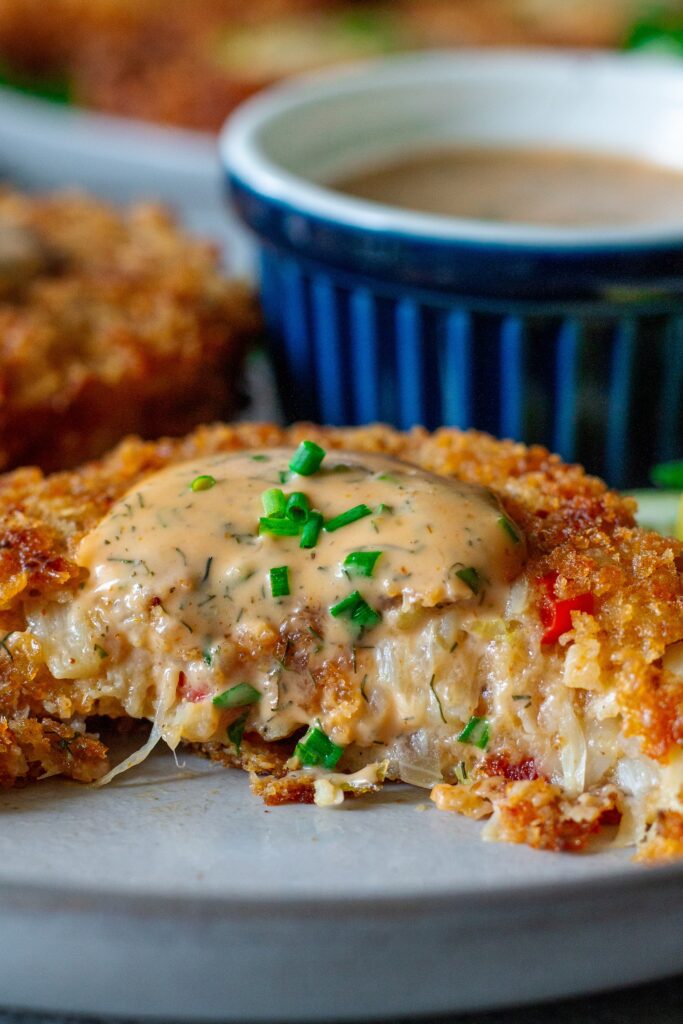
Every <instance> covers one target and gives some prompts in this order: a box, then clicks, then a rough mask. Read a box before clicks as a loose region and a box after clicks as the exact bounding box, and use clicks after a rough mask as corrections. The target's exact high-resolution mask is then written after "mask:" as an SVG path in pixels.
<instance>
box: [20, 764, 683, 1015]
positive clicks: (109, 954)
mask: <svg viewBox="0 0 683 1024" xmlns="http://www.w3.org/2000/svg"><path fill="white" fill-rule="evenodd" d="M0 814H1V815H2V831H1V833H0V913H1V914H2V927H1V928H0V992H2V1000H3V1002H4V1003H5V1004H6V1005H12V1006H17V1007H31V1008H34V1009H49V1010H53V1011H63V1012H83V1013H103V1012H106V1013H111V1014H137V1015H145V1014H149V1015H153V1016H157V1017H161V1018H169V1017H175V1018H179V1017H184V1018H190V1019H213V1020H219V1019H222V1020H230V1021H233V1020H235V1021H236V1020H261V1021H268V1020H273V1019H279V1020H285V1019H290V1020H296V1019H313V1018H315V1019H324V1018H330V1017H336V1018H339V1017H349V1018H356V1019H367V1018H370V1017H372V1016H384V1017H388V1016H391V1015H393V1014H418V1013H435V1012H441V1011H443V1012H446V1011H455V1010H466V1009H474V1008H484V1007H491V1006H496V1005H502V1004H511V1003H514V1002H521V1001H526V1000H535V999H541V998H550V997H555V996H560V995H565V994H571V993H579V992H588V991H591V990H594V989H597V988H602V987H609V986H618V985H623V984H626V983H632V982H636V981H640V980H644V979H648V978H653V977H656V976H658V975H664V974H667V973H674V972H676V971H678V970H680V965H681V962H683V867H681V866H679V867H673V868H672V867H669V868H658V869H646V868H642V867H637V866H635V865H633V864H631V863H630V861H629V859H628V855H627V854H626V853H624V852H623V851H612V850H603V851H602V852H600V853H599V854H593V855H582V856H568V855H556V854H544V853H536V852H533V851H531V850H529V849H526V848H523V847H516V846H503V845H498V844H487V843H482V842H481V841H480V837H479V832H480V828H479V826H478V825H476V824H475V823H473V822H470V821H468V820H465V819H462V818H460V817H458V816H455V815H449V814H445V813H440V812H438V811H437V810H436V809H435V808H433V807H432V806H431V805H430V804H428V802H427V796H426V794H425V793H421V792H416V791H415V790H410V789H408V788H406V787H402V786H396V787H391V788H390V789H388V790H387V791H386V793H385V794H384V795H382V796H380V797H379V798H374V799H367V800H359V801H352V802H348V803H345V804H344V805H343V807H341V808H332V809H325V810H321V809H318V808H316V807H307V806H304V807H301V806H290V807H284V808H274V809H270V810H267V809H265V808H264V806H263V805H262V804H261V802H260V801H259V800H258V799H256V798H255V797H253V796H252V795H251V794H250V792H249V790H248V784H247V779H246V777H245V776H243V775H241V774H238V773H234V772H229V771H225V770H224V769H221V768H218V767H216V766H214V765H211V764H209V763H206V762H204V761H202V760H200V759H195V758H187V759H186V763H185V764H184V766H183V767H182V768H181V769H180V770H179V769H178V768H177V767H176V766H175V764H174V762H173V759H172V758H171V757H170V755H168V754H165V753H161V754H158V755H155V756H152V757H151V758H150V759H149V760H148V761H147V762H146V763H145V764H144V765H142V766H141V767H140V768H138V769H136V770H134V771H132V772H130V773H128V774H127V775H125V776H124V777H123V778H122V779H121V780H119V781H117V782H116V783H114V784H112V785H110V786H109V787H108V788H106V789H104V790H95V789H90V788H84V787H82V786H77V785H75V784H70V783H66V782H63V781H46V782H44V783H40V784H38V785H36V786H35V787H33V788H29V789H26V790H23V791H15V792H9V793H6V794H4V795H2V796H1V797H0Z"/></svg>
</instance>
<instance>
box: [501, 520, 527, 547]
mask: <svg viewBox="0 0 683 1024" xmlns="http://www.w3.org/2000/svg"><path fill="white" fill-rule="evenodd" d="M498 523H499V525H500V526H502V528H503V529H504V530H505V532H506V533H507V535H508V537H509V538H510V540H511V541H512V543H513V544H519V543H521V540H522V538H521V537H520V535H519V534H518V533H517V530H516V529H515V528H514V526H513V525H512V523H511V522H510V520H509V519H508V517H507V516H501V517H500V519H499V520H498Z"/></svg>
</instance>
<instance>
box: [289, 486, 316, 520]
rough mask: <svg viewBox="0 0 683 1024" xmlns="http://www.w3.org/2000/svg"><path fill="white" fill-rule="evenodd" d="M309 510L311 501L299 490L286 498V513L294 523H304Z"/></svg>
mask: <svg viewBox="0 0 683 1024" xmlns="http://www.w3.org/2000/svg"><path fill="white" fill-rule="evenodd" d="M310 511H311V503H310V501H309V500H308V498H307V497H306V495H305V494H302V493H301V491H294V493H293V494H290V496H289V498H288V499H287V509H286V515H287V518H288V519H293V520H294V522H295V523H305V522H306V520H307V519H308V516H309V513H310Z"/></svg>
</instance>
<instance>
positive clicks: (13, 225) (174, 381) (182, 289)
mask: <svg viewBox="0 0 683 1024" xmlns="http://www.w3.org/2000/svg"><path fill="white" fill-rule="evenodd" d="M7 230H10V231H11V232H12V233H13V237H14V235H15V234H16V233H17V232H23V233H24V235H25V236H26V238H27V239H28V241H29V244H30V241H31V240H34V244H35V248H36V250H37V252H38V254H42V255H43V259H42V264H41V263H40V262H38V264H37V265H33V266H31V265H29V266H28V268H27V269H26V273H25V275H24V278H23V280H22V279H21V278H20V279H18V280H15V281H14V282H13V286H12V287H11V289H10V288H9V287H8V289H7V290H5V291H3V290H2V289H0V468H8V467H10V466H14V465H17V464H21V463H24V464H30V463H35V464H37V465H40V466H42V467H43V468H44V469H47V470H53V469H62V468H67V467H69V466H74V465H77V464H79V463H81V462H84V461H86V460H87V459H91V458H95V457H97V456H99V455H101V454H102V453H103V452H104V451H106V450H107V449H108V448H110V447H111V446H112V445H113V444H115V443H116V442H117V441H118V440H120V438H121V437H123V436H125V435H126V434H128V433H131V432H136V433H139V434H141V435H142V436H146V437H156V436H159V435H160V434H176V435H177V434H182V433H186V432H187V431H188V430H190V429H191V428H192V427H194V426H196V425H197V424H198V423H200V422H206V421H210V420H212V419H216V418H220V417H224V416H225V415H226V414H231V413H234V412H235V410H236V408H237V406H238V404H239V402H240V392H239V379H240V367H241V362H242V358H243V355H244V351H245V348H246V345H247V344H248V343H249V342H250V340H252V339H253V337H254V336H255V334H256V332H257V331H258V329H259V319H258V315H257V313H256V310H255V305H254V303H253V300H252V297H251V295H250V293H249V291H248V289H247V288H246V287H245V286H243V285H242V284H240V283H235V282H229V281H227V280H226V279H225V278H224V276H223V275H222V274H221V272H220V269H219V263H218V257H217V253H216V252H215V250H214V248H213V247H212V246H210V245H208V244H205V243H202V242H199V241H194V240H192V239H190V238H189V237H187V236H185V235H184V234H183V233H182V232H181V231H179V230H178V228H177V227H176V226H175V224H174V223H173V221H172V219H171V218H170V216H169V215H168V214H167V213H166V212H165V211H164V210H162V209H161V208H159V207H157V206H152V205H140V206H136V207H133V208H131V209H130V210H128V211H126V212H124V213H119V212H118V211H116V210H114V209H113V208H112V207H109V206H107V205H105V204H104V203H101V202H99V201H96V200H94V199H90V198H88V197H86V196H84V195H80V194H62V195H57V196H53V197H48V198H29V197H28V196H24V195H21V194H18V193H16V192H13V191H10V190H5V191H0V278H1V277H2V274H1V270H2V262H3V256H2V250H3V247H2V238H3V232H6V231H7ZM9 259H10V256H7V257H6V260H9ZM25 262H26V261H24V264H25Z"/></svg>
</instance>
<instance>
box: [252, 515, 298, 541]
mask: <svg viewBox="0 0 683 1024" xmlns="http://www.w3.org/2000/svg"><path fill="white" fill-rule="evenodd" d="M258 532H259V533H270V534H272V536H273V537H298V536H299V533H300V532H301V523H295V522H294V521H293V520H292V519H276V518H275V517H274V516H264V517H263V518H262V519H259V521H258Z"/></svg>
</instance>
